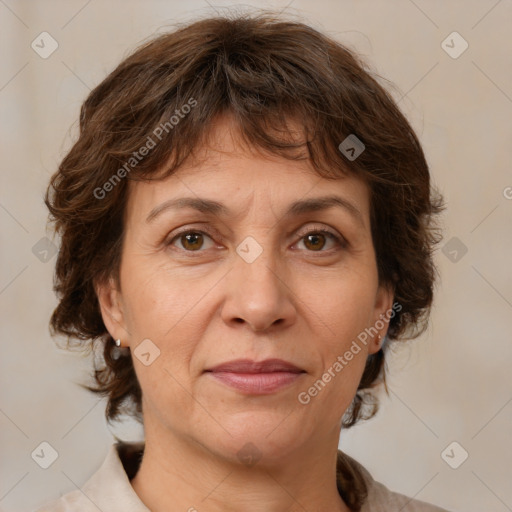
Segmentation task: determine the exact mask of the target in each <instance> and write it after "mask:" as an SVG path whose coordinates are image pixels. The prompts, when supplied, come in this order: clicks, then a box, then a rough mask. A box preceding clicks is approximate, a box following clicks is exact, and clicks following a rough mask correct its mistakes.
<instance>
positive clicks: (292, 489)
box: [131, 426, 350, 512]
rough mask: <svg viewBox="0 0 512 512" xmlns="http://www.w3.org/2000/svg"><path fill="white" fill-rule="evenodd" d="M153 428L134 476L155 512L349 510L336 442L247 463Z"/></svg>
mask: <svg viewBox="0 0 512 512" xmlns="http://www.w3.org/2000/svg"><path fill="white" fill-rule="evenodd" d="M154 433H155V432H152V431H151V429H149V430H148V428H147V426H146V444H145V449H144V456H143V459H142V462H141V466H140V468H139V471H138V472H137V474H136V476H135V477H134V478H133V480H132V481H131V484H132V486H133V489H134V490H135V492H136V493H137V495H138V496H139V498H140V499H141V500H142V501H143V503H144V504H145V505H146V506H147V507H148V508H149V509H150V510H151V511H152V512H163V511H166V512H169V511H188V512H195V511H197V512H201V511H202V510H208V511H209V512H220V511H222V512H231V511H233V512H234V511H239V510H244V511H247V512H283V511H286V512H304V510H330V511H334V512H350V509H349V508H348V506H347V505H346V504H345V503H344V501H343V500H342V498H341V497H340V495H339V493H338V490H337V486H336V453H337V443H336V444H335V445H334V449H333V447H331V446H324V445H321V446H320V445H319V444H318V443H317V444H315V445H314V444H313V443H312V446H309V447H304V448H303V449H301V450H297V451H296V452H293V453H291V454H290V455H288V456H287V457H286V458H283V460H280V461H279V464H276V463H273V464H268V463H267V464H265V463H264V462H263V461H258V462H257V463H256V464H255V465H252V466H248V465H244V464H242V463H237V462H233V461H232V460H226V459H222V458H219V457H218V455H216V454H213V453H212V452H210V451H208V450H207V449H206V448H205V447H203V446H199V445H197V444H195V443H194V442H192V441H191V440H189V439H183V438H179V437H176V436H174V435H170V434H169V432H166V434H167V435H166V436H165V437H162V436H154V435H152V434H154ZM324 444H325V443H324Z"/></svg>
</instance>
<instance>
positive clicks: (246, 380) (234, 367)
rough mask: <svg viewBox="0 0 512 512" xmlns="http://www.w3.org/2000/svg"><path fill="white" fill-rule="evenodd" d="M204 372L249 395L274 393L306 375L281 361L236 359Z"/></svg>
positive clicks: (299, 369)
mask: <svg viewBox="0 0 512 512" xmlns="http://www.w3.org/2000/svg"><path fill="white" fill-rule="evenodd" d="M206 372H207V373H210V374H211V376H212V377H213V378H215V379H216V380H219V381H220V382H222V383H224V384H226V385H227V386H229V387H231V388H234V389H237V390H238V391H241V392H243V393H247V394H251V395H266V394H270V393H274V392H276V391H278V390H280V389H282V388H285V387H287V386H289V385H291V384H292V383H293V382H295V381H296V380H297V379H299V378H300V376H301V375H302V374H303V373H306V372H305V371H304V370H302V369H301V368H298V367H297V366H295V365H294V364H292V363H289V362H287V361H283V360H282V359H266V360H265V361H259V362H256V361H252V360H250V359H237V360H234V361H228V362H226V363H222V364H219V365H217V366H215V367H213V368H211V369H208V370H206Z"/></svg>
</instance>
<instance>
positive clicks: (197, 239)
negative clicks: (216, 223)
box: [167, 229, 213, 252]
mask: <svg viewBox="0 0 512 512" xmlns="http://www.w3.org/2000/svg"><path fill="white" fill-rule="evenodd" d="M205 237H206V238H207V239H209V240H210V241H211V242H212V245H213V240H212V239H211V237H210V236H209V235H208V234H206V233H205V232H204V231H200V230H191V229H187V230H185V231H181V232H180V233H177V234H176V235H175V236H174V237H173V238H172V240H170V241H169V243H168V244H167V245H174V244H175V242H179V243H180V245H181V247H178V248H179V249H181V250H183V251H186V252H201V251H200V249H201V248H203V246H204V240H205ZM207 249H208V247H207Z"/></svg>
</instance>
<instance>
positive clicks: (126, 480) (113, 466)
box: [34, 442, 448, 512]
mask: <svg viewBox="0 0 512 512" xmlns="http://www.w3.org/2000/svg"><path fill="white" fill-rule="evenodd" d="M143 450H144V443H143V442H141V443H114V444H113V445H112V446H111V447H110V450H109V451H108V454H107V456H106V458H105V460H104V462H103V464H102V465H101V467H100V468H99V469H98V471H96V473H94V474H93V475H92V477H91V478H90V479H89V480H88V481H87V482H86V483H85V484H84V485H83V486H82V488H81V489H77V490H75V491H71V492H69V493H67V494H65V495H63V496H61V497H60V498H59V499H57V500H54V501H52V502H50V503H47V504H46V505H44V506H42V507H41V508H38V509H37V510H36V511H34V512H150V511H149V509H148V508H147V507H146V506H145V505H144V503H143V502H142V501H141V500H140V498H139V497H138V495H137V494H136V493H135V491H134V490H133V487H132V486H131V484H130V479H132V478H133V477H134V476H135V474H136V473H137V470H138V468H139V465H140V461H141V460H142V454H143ZM357 470H359V472H360V473H359V474H360V475H362V476H363V478H364V480H365V482H366V485H367V488H368V497H367V499H366V501H365V502H364V505H363V507H362V509H361V510H360V512H397V511H400V512H448V511H447V510H445V509H442V508H439V507H436V506H434V505H429V504H428V503H425V502H423V501H418V500H414V499H412V498H408V497H407V496H404V495H402V494H398V493H395V492H392V491H390V490H389V489H388V488H387V487H385V486H384V485H383V484H381V483H379V482H376V481H375V480H374V479H373V478H372V476H371V475H370V473H369V472H368V471H367V470H366V469H365V468H364V467H363V466H362V465H361V464H359V463H358V462H356V461H355V460H354V459H352V458H351V457H349V456H348V455H347V454H344V453H342V452H341V451H338V475H337V477H338V489H339V490H341V491H340V494H341V495H343V489H350V488H353V487H354V486H357V485H358V484H357V482H356V481H351V480H353V478H354V475H357ZM356 478H357V477H356ZM347 492H349V491H347ZM344 499H345V497H344ZM345 501H346V499H345Z"/></svg>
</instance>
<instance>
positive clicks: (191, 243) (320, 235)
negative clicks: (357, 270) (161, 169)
mask: <svg viewBox="0 0 512 512" xmlns="http://www.w3.org/2000/svg"><path fill="white" fill-rule="evenodd" d="M208 240H209V241H210V244H209V245H208V244H207V243H205V242H206V241H208ZM329 240H330V241H331V242H333V243H334V247H336V246H337V247H338V248H339V247H342V248H343V247H345V246H346V245H347V244H346V242H345V239H344V238H342V237H340V236H337V235H335V234H334V233H332V232H331V231H328V230H326V229H315V230H311V231H309V232H307V233H305V234H304V235H302V236H301V237H300V239H299V242H298V243H299V244H300V243H303V245H304V247H306V249H307V250H308V252H327V251H328V250H329V248H328V249H326V250H324V248H325V247H326V245H328V241H329ZM175 242H179V243H180V245H181V247H178V248H179V249H181V250H183V251H186V252H201V249H208V248H211V247H212V246H213V245H214V244H213V239H212V238H211V236H210V235H208V234H207V233H205V232H204V231H201V230H190V229H189V230H187V231H182V232H181V233H178V234H176V235H175V236H174V237H173V238H172V239H171V240H170V242H169V243H168V244H167V245H175Z"/></svg>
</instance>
